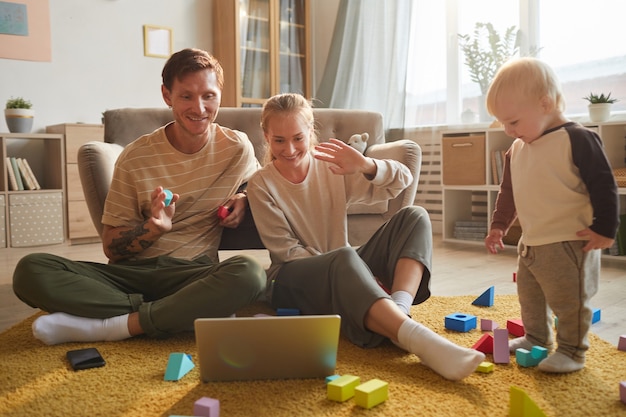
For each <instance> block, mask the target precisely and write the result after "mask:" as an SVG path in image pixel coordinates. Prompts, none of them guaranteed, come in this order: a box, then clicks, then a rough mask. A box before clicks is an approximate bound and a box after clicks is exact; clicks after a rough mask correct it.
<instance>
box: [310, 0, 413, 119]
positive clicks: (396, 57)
mask: <svg viewBox="0 0 626 417" xmlns="http://www.w3.org/2000/svg"><path fill="white" fill-rule="evenodd" d="M411 7H412V0H393V1H383V0H341V3H340V4H339V10H338V13H337V22H336V24H335V30H334V33H333V40H332V45H331V48H330V52H329V56H328V61H327V64H326V68H325V70H324V75H323V77H322V81H321V83H320V87H319V89H318V91H317V94H316V98H317V100H318V103H317V106H318V107H319V106H321V107H329V108H345V109H363V110H372V111H377V112H380V113H382V114H383V116H384V120H385V129H389V128H394V127H403V126H404V113H405V111H404V108H405V94H406V77H407V63H408V56H409V38H410V36H409V35H410V27H411Z"/></svg>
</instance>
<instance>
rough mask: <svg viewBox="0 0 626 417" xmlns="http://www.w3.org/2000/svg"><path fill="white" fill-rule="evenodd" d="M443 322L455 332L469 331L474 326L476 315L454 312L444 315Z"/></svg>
mask: <svg viewBox="0 0 626 417" xmlns="http://www.w3.org/2000/svg"><path fill="white" fill-rule="evenodd" d="M444 324H445V326H446V329H449V330H456V331H457V332H469V331H470V330H472V329H475V328H476V316H472V315H471V314H463V313H454V314H449V315H447V316H446V318H445V321H444Z"/></svg>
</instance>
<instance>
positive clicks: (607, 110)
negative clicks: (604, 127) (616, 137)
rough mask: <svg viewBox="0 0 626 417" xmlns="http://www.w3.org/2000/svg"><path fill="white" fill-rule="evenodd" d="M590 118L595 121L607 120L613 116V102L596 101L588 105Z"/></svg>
mask: <svg viewBox="0 0 626 417" xmlns="http://www.w3.org/2000/svg"><path fill="white" fill-rule="evenodd" d="M587 108H588V109H589V119H590V120H591V121H592V122H595V123H601V122H606V121H607V120H609V119H610V118H611V103H595V104H590V105H589V106H587Z"/></svg>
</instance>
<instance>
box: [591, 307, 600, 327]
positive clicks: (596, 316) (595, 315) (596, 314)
mask: <svg viewBox="0 0 626 417" xmlns="http://www.w3.org/2000/svg"><path fill="white" fill-rule="evenodd" d="M601 315H602V312H601V311H600V309H599V308H594V309H593V316H591V324H594V323H597V322H599V321H600V316H601Z"/></svg>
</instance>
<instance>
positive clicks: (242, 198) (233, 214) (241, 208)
mask: <svg viewBox="0 0 626 417" xmlns="http://www.w3.org/2000/svg"><path fill="white" fill-rule="evenodd" d="M223 206H224V207H227V208H228V209H229V210H230V214H229V215H228V216H226V217H225V218H224V219H222V220H221V221H220V225H221V226H223V227H228V228H230V229H235V228H236V227H237V226H239V225H240V224H241V222H242V221H243V219H244V218H245V217H246V207H248V196H247V195H246V194H245V193H238V194H235V195H234V196H232V197H231V198H229V199H228V201H227V202H226V203H224V204H223ZM216 215H217V214H216Z"/></svg>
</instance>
